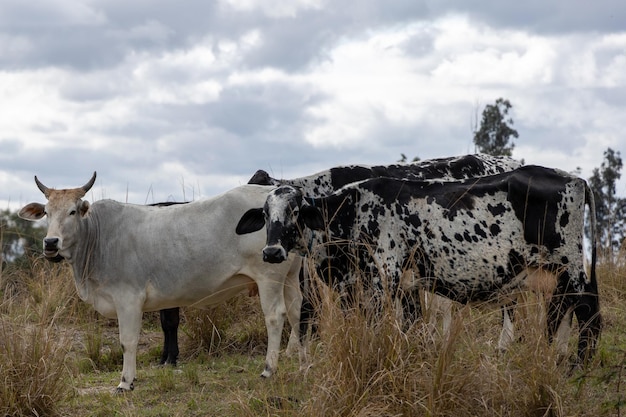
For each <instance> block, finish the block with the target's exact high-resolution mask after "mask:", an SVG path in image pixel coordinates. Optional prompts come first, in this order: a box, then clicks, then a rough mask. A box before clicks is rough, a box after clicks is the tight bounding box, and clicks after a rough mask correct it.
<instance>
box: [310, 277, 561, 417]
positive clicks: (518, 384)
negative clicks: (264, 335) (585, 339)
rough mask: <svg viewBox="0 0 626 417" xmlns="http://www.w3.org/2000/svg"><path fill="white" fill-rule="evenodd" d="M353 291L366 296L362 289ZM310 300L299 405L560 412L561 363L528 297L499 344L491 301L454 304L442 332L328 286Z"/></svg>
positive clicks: (319, 410) (359, 411)
mask: <svg viewBox="0 0 626 417" xmlns="http://www.w3.org/2000/svg"><path fill="white" fill-rule="evenodd" d="M314 279H317V278H316V277H315V278H314ZM319 286H320V285H318V287H319ZM357 294H358V295H357V298H358V297H361V299H360V300H359V302H360V303H361V304H362V305H366V304H367V301H368V300H367V295H366V294H365V292H364V291H362V290H359V291H357ZM317 302H318V304H319V305H318V309H319V311H321V315H320V318H319V327H318V339H317V341H315V342H313V346H312V348H311V351H312V352H313V358H312V359H313V367H312V369H311V370H310V371H309V375H308V378H310V380H311V381H312V387H311V395H310V397H309V399H308V400H307V401H306V402H305V403H304V404H303V406H302V410H301V411H302V414H303V415H307V416H319V415H328V416H379V415H392V416H396V415H397V416H455V417H458V416H477V415H489V416H520V415H521V416H561V415H565V412H564V408H563V400H562V398H563V397H562V394H563V385H564V384H566V380H567V369H566V367H559V365H557V363H558V352H557V351H556V348H555V347H554V346H551V345H549V344H548V341H547V340H546V336H545V322H544V321H542V318H545V315H544V313H543V311H542V308H541V307H540V305H539V301H538V300H537V299H533V298H532V297H530V298H529V300H528V301H525V302H524V303H525V304H523V305H522V306H521V307H522V308H518V310H527V314H521V312H520V314H519V317H518V320H516V322H517V323H518V327H519V328H520V330H519V331H518V334H520V333H521V336H523V337H522V338H521V340H520V341H519V342H517V343H515V344H514V345H513V346H511V348H510V349H509V351H508V352H506V353H500V352H498V349H497V340H498V337H499V331H500V329H501V323H500V311H499V309H498V308H497V307H496V306H493V305H486V306H483V307H482V308H470V307H462V308H460V309H459V310H458V313H456V314H455V316H454V318H453V320H452V324H451V328H450V330H449V332H448V334H447V335H440V334H436V333H434V332H433V331H432V328H431V327H429V326H428V325H427V324H426V323H424V322H422V321H420V322H418V323H415V324H414V325H412V326H411V327H410V328H409V329H408V330H404V329H403V326H402V325H400V324H399V323H398V321H397V319H396V317H397V314H396V310H395V308H394V304H393V303H392V302H390V301H389V300H387V302H386V303H384V306H383V308H382V309H381V310H382V311H380V312H379V313H375V312H371V311H367V310H363V309H361V308H359V309H351V310H349V311H344V310H342V308H341V306H340V302H339V300H338V299H337V296H336V295H334V293H333V292H331V291H330V290H324V291H322V292H321V296H320V297H319V300H317Z"/></svg>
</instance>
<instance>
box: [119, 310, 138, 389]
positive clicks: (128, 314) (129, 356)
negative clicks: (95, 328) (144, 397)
mask: <svg viewBox="0 0 626 417" xmlns="http://www.w3.org/2000/svg"><path fill="white" fill-rule="evenodd" d="M141 316H142V312H141V308H140V307H138V306H136V305H125V306H119V307H118V309H117V321H118V324H119V332H120V343H121V345H122V351H123V352H124V365H123V367H122V378H121V381H120V383H119V385H118V386H117V389H116V392H118V393H120V392H124V391H131V390H133V389H134V388H135V386H134V381H135V377H136V375H137V344H138V343H139V333H140V331H141Z"/></svg>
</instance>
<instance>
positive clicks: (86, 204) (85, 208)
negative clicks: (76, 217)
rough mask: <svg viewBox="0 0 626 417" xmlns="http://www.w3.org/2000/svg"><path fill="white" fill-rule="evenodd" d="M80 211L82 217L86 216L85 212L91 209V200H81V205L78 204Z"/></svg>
mask: <svg viewBox="0 0 626 417" xmlns="http://www.w3.org/2000/svg"><path fill="white" fill-rule="evenodd" d="M78 211H79V213H80V215H81V217H84V216H85V214H87V211H89V201H84V200H83V201H81V202H80V205H79V206H78Z"/></svg>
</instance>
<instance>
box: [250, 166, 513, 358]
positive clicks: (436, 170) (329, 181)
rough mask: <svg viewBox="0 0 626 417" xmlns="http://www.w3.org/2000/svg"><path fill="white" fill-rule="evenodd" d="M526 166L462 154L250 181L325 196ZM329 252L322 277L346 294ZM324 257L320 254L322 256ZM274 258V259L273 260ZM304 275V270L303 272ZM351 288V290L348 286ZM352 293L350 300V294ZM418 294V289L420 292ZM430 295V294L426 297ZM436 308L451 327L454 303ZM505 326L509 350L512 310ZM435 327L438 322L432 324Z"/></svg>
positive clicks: (407, 310) (306, 313)
mask: <svg viewBox="0 0 626 417" xmlns="http://www.w3.org/2000/svg"><path fill="white" fill-rule="evenodd" d="M520 166H522V163H521V162H520V161H517V160H515V159H513V158H510V157H506V156H492V155H487V154H474V155H461V156H453V157H447V158H435V159H427V160H423V161H418V162H413V163H408V164H402V163H400V164H391V165H374V166H370V165H346V166H339V167H334V168H330V169H327V170H324V171H321V172H318V173H316V174H313V175H309V176H305V177H300V178H294V179H276V178H272V177H270V175H269V174H268V173H267V172H265V171H263V170H259V171H257V172H256V173H255V174H254V175H253V176H252V178H251V179H250V180H249V181H248V184H259V185H292V186H296V187H299V188H300V190H301V191H302V194H303V195H305V196H306V197H323V196H326V195H328V194H331V193H333V192H334V191H337V190H338V189H340V188H341V187H343V186H345V185H348V184H352V183H355V182H358V181H362V180H366V179H370V178H378V177H389V178H401V179H411V180H442V181H452V180H462V179H467V178H474V177H482V176H485V175H492V174H498V173H503V172H509V171H512V170H514V169H516V168H519V167H520ZM325 249H327V251H326V253H324V255H323V256H322V259H323V261H322V263H321V265H320V271H319V272H320V273H319V275H320V276H322V277H326V278H329V280H330V281H331V282H328V284H331V285H333V286H334V287H336V288H338V289H339V291H341V292H346V291H345V290H346V288H345V287H346V286H345V284H346V283H348V282H351V281H352V279H351V278H348V277H345V276H343V275H342V274H340V273H337V272H335V273H333V272H331V270H332V268H333V265H339V266H340V264H339V263H338V262H335V254H333V253H332V252H333V249H334V248H325ZM319 256H320V254H318V257H319ZM270 259H271V257H270ZM300 273H301V274H303V273H304V268H303V269H302V270H301V272H300ZM337 275H342V276H341V278H339V279H336V280H332V277H333V276H337ZM301 283H304V287H303V289H302V292H303V294H304V300H303V304H302V309H303V310H302V312H301V318H302V321H301V323H302V326H303V327H302V329H301V332H302V334H305V333H306V325H307V321H308V318H309V317H310V315H311V314H312V307H311V304H310V300H309V297H308V294H307V284H308V283H307V282H306V279H304V280H303V279H301ZM348 288H349V287H348ZM347 292H348V297H349V296H350V295H349V291H347ZM416 292H417V290H416ZM418 296H419V295H418V294H413V295H412V297H409V298H408V299H404V300H403V301H404V303H403V304H404V309H403V310H404V314H405V315H406V316H407V318H408V319H409V320H410V321H414V320H415V319H416V318H417V316H418V315H419V314H420V312H419V310H418V308H417V306H415V305H414V304H413V303H412V302H411V300H413V299H414V298H417V297H418ZM426 296H428V294H426ZM432 304H433V305H437V306H438V308H434V309H431V313H434V312H436V311H437V310H439V311H441V312H443V314H444V324H443V329H444V332H446V329H447V328H448V327H449V324H450V322H451V313H450V312H451V308H452V305H451V302H450V301H448V300H447V299H445V298H444V299H442V298H439V297H434V298H433V300H432ZM502 313H503V324H505V326H504V327H503V330H502V333H501V337H500V342H499V345H500V346H501V348H502V349H504V348H505V347H506V345H507V344H508V343H510V341H511V340H512V338H513V328H512V321H511V320H512V308H511V307H508V308H503V310H502ZM435 316H436V315H435V314H431V316H430V317H431V319H434V318H435ZM432 324H433V325H434V321H432Z"/></svg>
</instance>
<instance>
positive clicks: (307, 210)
mask: <svg viewBox="0 0 626 417" xmlns="http://www.w3.org/2000/svg"><path fill="white" fill-rule="evenodd" d="M300 218H301V219H302V220H303V221H304V224H305V225H306V226H307V227H308V228H309V229H311V230H324V227H325V225H324V217H323V216H322V212H321V211H319V210H318V209H317V208H315V207H313V206H309V205H303V206H302V208H301V209H300Z"/></svg>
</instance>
